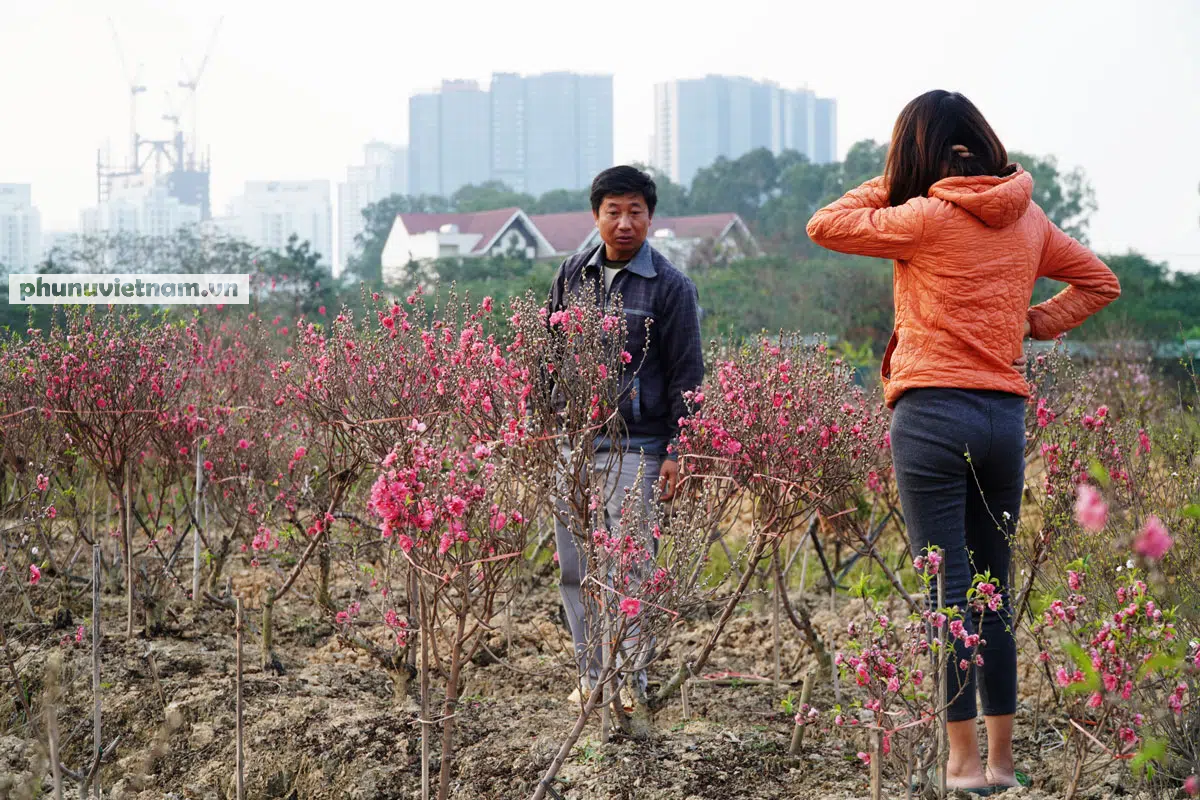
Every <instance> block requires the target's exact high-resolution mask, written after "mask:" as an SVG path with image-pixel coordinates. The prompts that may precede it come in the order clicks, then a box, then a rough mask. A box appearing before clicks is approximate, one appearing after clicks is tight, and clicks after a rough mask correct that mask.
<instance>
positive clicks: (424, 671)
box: [414, 582, 433, 800]
mask: <svg viewBox="0 0 1200 800" xmlns="http://www.w3.org/2000/svg"><path fill="white" fill-rule="evenodd" d="M414 585H416V586H417V587H419V588H417V596H418V598H419V602H420V614H421V800H429V791H430V775H429V739H430V737H431V736H432V735H433V733H432V731H433V725H432V723H431V722H430V721H429V633H430V629H431V628H432V627H433V626H432V625H431V624H430V621H429V620H428V619H426V617H427V616H428V609H426V607H425V590H424V588H420V584H419V583H415V582H414Z"/></svg>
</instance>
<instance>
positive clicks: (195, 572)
mask: <svg viewBox="0 0 1200 800" xmlns="http://www.w3.org/2000/svg"><path fill="white" fill-rule="evenodd" d="M203 484H204V473H203V471H202V470H201V464H200V446H199V445H196V496H195V498H194V500H193V505H194V506H195V509H196V510H195V516H196V520H195V523H196V530H195V531H194V532H193V533H192V608H193V609H194V610H198V609H199V608H200V505H201V500H200V496H201V488H202V486H203ZM193 616H194V614H193Z"/></svg>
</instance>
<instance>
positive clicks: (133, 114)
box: [108, 17, 146, 164]
mask: <svg viewBox="0 0 1200 800" xmlns="http://www.w3.org/2000/svg"><path fill="white" fill-rule="evenodd" d="M108 27H109V29H110V30H111V31H112V36H113V44H114V45H116V48H117V57H118V58H120V60H121V73H122V75H123V76H124V78H125V81H126V82H127V83H128V84H129V138H130V142H131V148H130V159H129V163H130V164H137V161H138V133H137V96H138V95H139V94H141V93H143V92H145V91H146V86H145V85H144V84H143V83H142V82H141V67H142V65H141V64H140V63H139V64H138V74H137V75H136V76H135V75H134V74H133V73H131V72H130V71H129V65H128V64H127V63H126V61H125V50H124V49H123V48H122V47H121V37H120V36H118V35H117V26H116V25H115V24H114V23H113V21H112V17H109V18H108Z"/></svg>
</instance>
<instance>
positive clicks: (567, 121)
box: [407, 72, 615, 197]
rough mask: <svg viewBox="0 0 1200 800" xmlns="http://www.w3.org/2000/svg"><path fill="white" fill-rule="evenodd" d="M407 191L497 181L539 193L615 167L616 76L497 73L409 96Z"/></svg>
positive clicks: (447, 192) (441, 192)
mask: <svg viewBox="0 0 1200 800" xmlns="http://www.w3.org/2000/svg"><path fill="white" fill-rule="evenodd" d="M408 106H409V122H408V130H409V133H408V143H407V147H408V158H409V162H408V176H409V183H408V194H410V195H414V196H416V195H435V196H441V197H449V196H451V195H453V194H454V193H455V192H456V191H458V190H459V189H460V188H462V187H463V186H470V185H479V184H482V183H486V182H488V181H500V182H502V183H504V184H505V185H507V186H508V187H509V188H511V189H514V190H516V191H518V192H528V193H530V194H533V195H541V194H544V193H546V192H549V191H553V190H556V189H567V190H574V189H580V188H583V187H584V186H586V185H587V184H588V183H589V182H590V180H591V177H592V176H594V175H595V174H596V173H597V172H599V171H600V170H603V169H605V168H607V167H610V166H612V165H613V164H614V163H615V161H614V158H613V89H612V76H611V75H588V74H579V73H575V72H547V73H540V74H536V75H520V74H517V73H511V72H496V73H493V74H492V76H491V79H490V81H489V82H488V84H487V85H486V88H485V86H484V85H481V84H480V82H478V81H473V80H454V79H445V80H443V81H442V83H441V85H440V86H439V87H437V88H436V89H433V90H430V91H425V92H418V93H416V94H413V95H411V96H410V97H409V99H408Z"/></svg>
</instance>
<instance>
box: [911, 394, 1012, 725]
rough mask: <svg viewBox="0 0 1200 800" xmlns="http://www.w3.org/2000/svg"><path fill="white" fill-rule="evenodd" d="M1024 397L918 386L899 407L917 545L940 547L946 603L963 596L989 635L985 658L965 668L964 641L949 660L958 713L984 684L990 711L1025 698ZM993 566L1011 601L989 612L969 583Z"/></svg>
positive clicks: (971, 621) (961, 601) (970, 619)
mask: <svg viewBox="0 0 1200 800" xmlns="http://www.w3.org/2000/svg"><path fill="white" fill-rule="evenodd" d="M1025 404H1026V401H1025V398H1023V397H1020V396H1018V395H1014V394H1009V393H1006V392H992V391H978V390H963V389H912V390H909V391H908V392H905V393H904V394H903V395H902V396H901V397H900V399H899V401H897V403H896V406H895V411H894V413H893V414H892V424H891V434H892V460H893V463H894V465H895V468H896V483H897V486H898V488H899V490H900V504H901V508H902V511H903V514H904V521H905V523H906V526H907V529H908V537H909V541H910V542H911V547H912V552H913V555H914V556H917V555H921V554H922V552H923V551H924V550H925V548H927V547H928V546H929V545H937V546H938V547H940V548H941V549H942V551H943V555H944V558H945V566H944V568H945V570H946V604H947V605H948V606H958V607H959V608H960V609H961V610H962V611H963V616H964V620H963V621H964V624H965V626H966V628H967V629H968V631H969V632H971V633H978V634H979V635H980V637H981V638H982V639H984V640H985V642H986V643H985V644H982V645H981V646H980V648H979V654H980V655H982V656H983V665H982V666H981V667H978V668H977V667H974V666H972V667H969V668H968V669H965V670H963V669H960V666H959V662H960V661H961V660H962V659H968V660H969V659H970V658H971V653H970V652H969V651H968V650H967V649H966V648H965V647H964V646H963V645H962V643H961V642H960V643H959V646H958V652H957V653H956V655H955V657H954V658H953V659H952V660H951V662H952V663H950V664H949V665H948V667H947V670H946V675H947V695H948V697H950V698H953V700H952V702H951V704H950V708H949V711H948V714H947V716H948V718H949V720H950V721H951V722H958V721H962V720H968V719H974V718H975V716H976V714H977V710H976V704H975V692H976V688H977V687H978V692H979V698H980V700H981V701H982V705H983V713H984V714H985V715H988V716H991V715H1001V714H1012V713H1014V712H1015V711H1016V708H1017V647H1016V642H1015V640H1014V639H1013V635H1012V609H1011V606H1010V605H1009V561H1010V557H1011V553H1010V540H1011V537H1012V536H1013V535H1014V534H1015V532H1016V527H1017V517H1018V515H1019V514H1020V511H1021V493H1022V491H1023V489H1024V486H1025ZM989 570H990V572H991V575H992V578H993V579H994V581H995V583H996V584H997V586H998V588H999V590H1000V591H1001V592H1003V594H1004V605H1003V606H1002V607H1001V608H1000V610H999V611H987V612H985V613H984V614H983V617H982V620H981V619H980V617H979V615H978V614H977V613H975V612H968V610H967V590H968V589H970V588H971V586H972V579H973V578H974V576H975V575H976V574H982V573H984V572H986V571H989Z"/></svg>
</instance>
